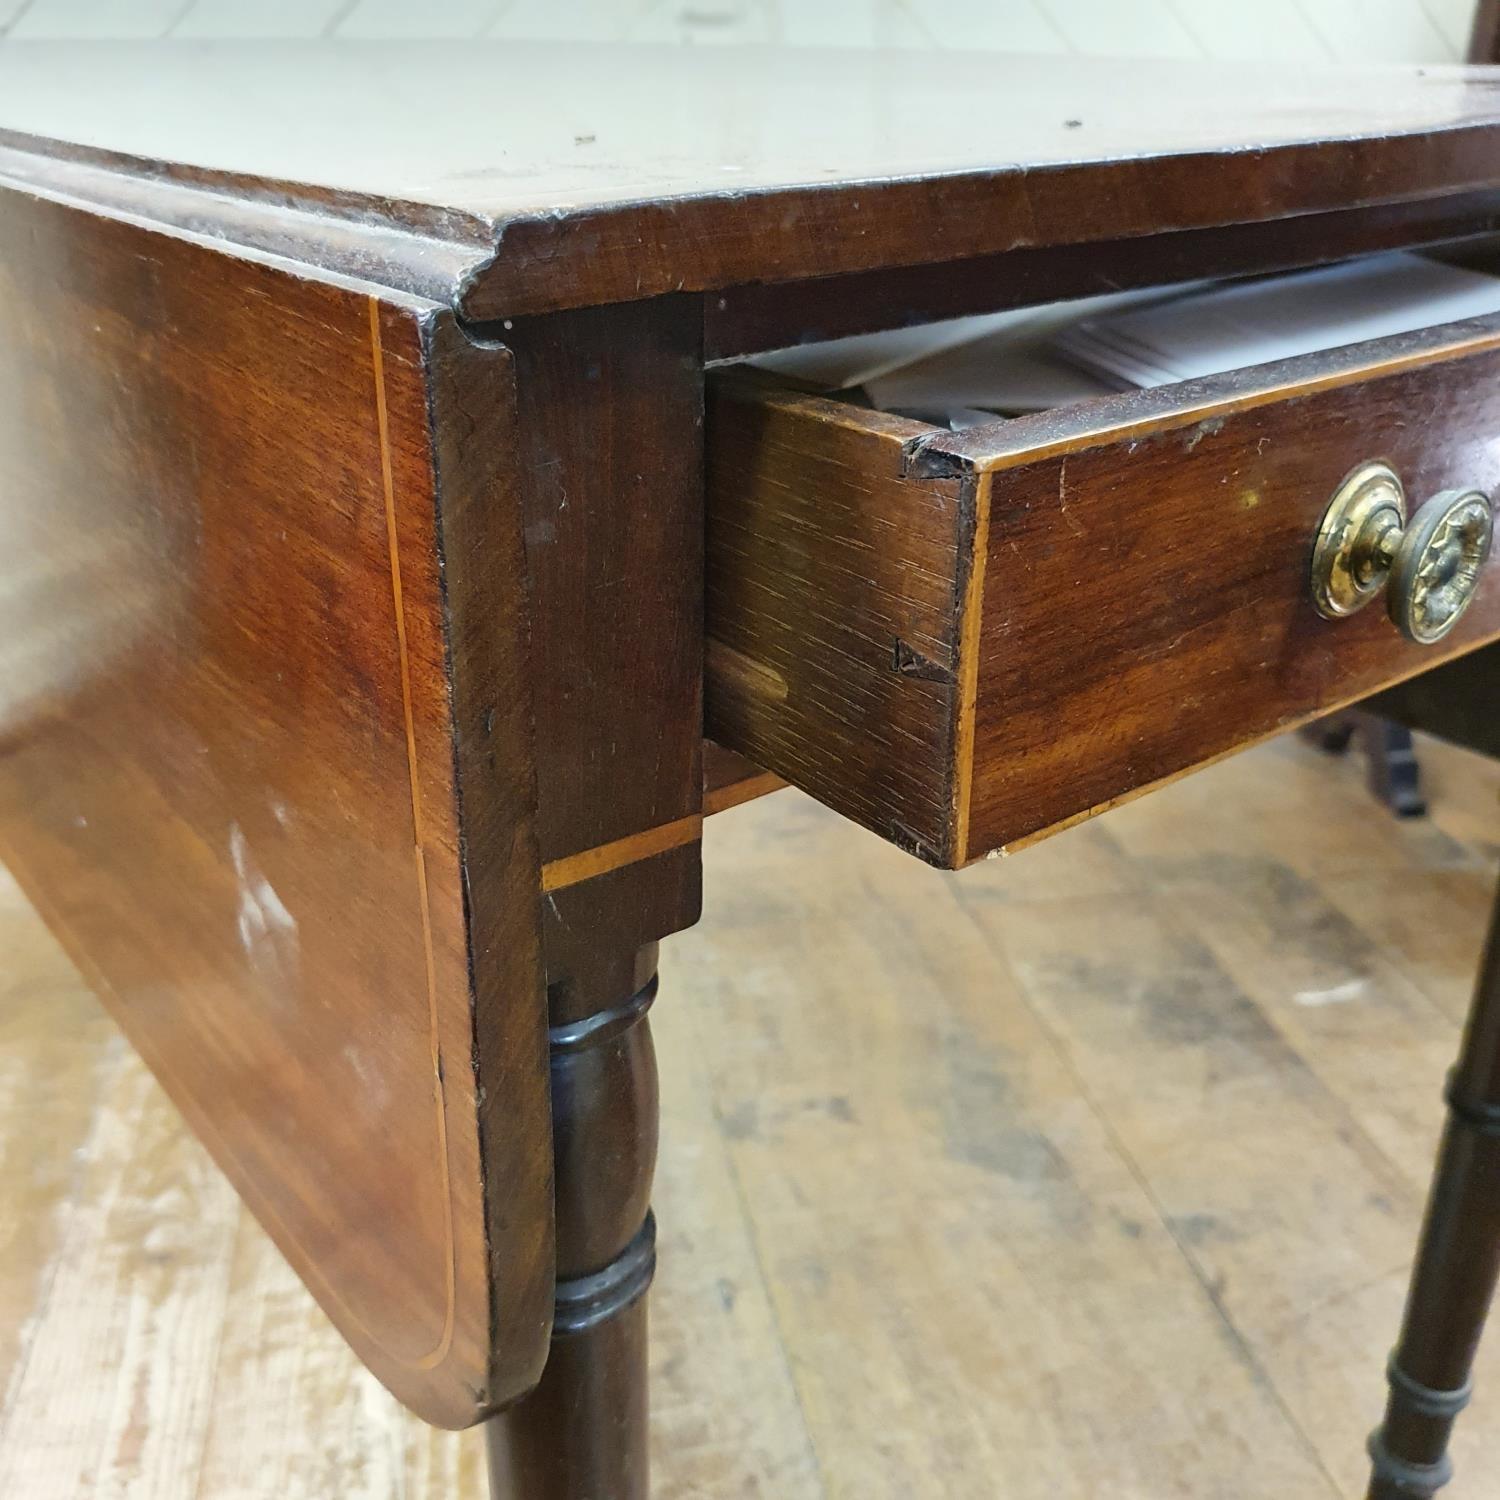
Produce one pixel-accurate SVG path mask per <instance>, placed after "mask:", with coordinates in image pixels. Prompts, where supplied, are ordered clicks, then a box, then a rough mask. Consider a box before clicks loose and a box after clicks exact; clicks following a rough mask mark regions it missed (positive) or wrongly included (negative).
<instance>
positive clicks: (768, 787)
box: [703, 771, 791, 816]
mask: <svg viewBox="0 0 1500 1500" xmlns="http://www.w3.org/2000/svg"><path fill="white" fill-rule="evenodd" d="M790 785H791V783H790V782H788V781H783V780H782V779H781V777H779V776H778V775H777V774H776V773H775V772H774V771H762V772H761V773H760V775H759V776H747V777H745V779H744V780H743V781H731V782H730V783H729V784H728V785H727V786H721V787H715V788H714V790H713V791H711V792H705V793H704V794H703V811H704V814H705V816H706V815H708V814H711V813H720V812H727V811H728V810H729V809H730V808H731V807H738V806H739V805H740V804H741V803H742V802H753V801H754V800H755V798H757V797H764V796H765V795H766V793H767V792H779V791H780V790H781V789H782V787H784V786H790Z"/></svg>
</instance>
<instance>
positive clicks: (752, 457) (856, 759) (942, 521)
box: [706, 382, 969, 863]
mask: <svg viewBox="0 0 1500 1500" xmlns="http://www.w3.org/2000/svg"><path fill="white" fill-rule="evenodd" d="M929 431H930V429H927V428H924V427H922V426H921V425H920V424H916V423H910V422H905V421H902V420H901V419H897V418H889V417H882V416H880V415H878V414H876V413H871V412H863V411H859V410H857V409H855V408H851V407H848V406H842V405H839V404H837V403H835V402H831V401H825V400H822V399H819V398H816V397H806V396H801V395H797V394H788V393H779V392H773V391H767V390H764V389H762V388H760V387H757V386H754V385H749V386H741V385H738V384H733V383H728V382H726V383H724V384H720V385H719V386H718V387H717V388H716V390H715V391H714V393H713V395H712V396H711V399H710V403H709V432H708V454H709V460H708V580H707V588H708V594H707V600H708V619H707V627H708V652H707V668H706V671H707V683H706V713H707V730H708V733H709V734H710V735H711V736H712V737H713V738H714V739H716V740H718V741H719V742H720V743H721V744H724V745H727V746H729V747H731V748H732V749H735V750H737V751H739V752H740V753H742V754H744V755H747V756H749V757H750V758H751V759H753V760H754V761H756V762H757V763H758V764H759V765H762V766H764V767H766V768H767V769H768V770H771V771H774V772H776V773H777V774H778V775H780V776H783V777H785V778H786V779H787V780H788V781H790V782H792V783H793V784H794V785H796V786H799V787H801V788H802V789H803V790H804V791H807V792H810V793H811V794H812V795H813V796H815V797H817V798H818V799H819V800H820V801H822V802H826V803H827V804H828V805H829V806H830V807H833V808H835V809H836V810H837V811H839V812H841V813H843V814H845V815H846V816H848V817H850V818H853V819H854V820H855V821H856V822H859V823H862V824H864V825H865V826H866V827H867V828H871V829H873V830H875V831H876V832H877V833H880V834H881V835H883V836H884V837H886V838H891V839H893V840H895V841H896V842H897V843H900V844H902V845H904V846H905V847H907V848H910V849H912V850H913V851H914V852H916V853H919V854H921V855H922V856H923V857H925V858H928V859H931V860H933V861H935V862H939V863H947V862H948V861H949V859H950V856H951V849H952V829H953V822H954V797H955V791H954V782H955V778H954V776H953V761H952V742H953V734H954V719H955V710H956V703H957V693H958V688H957V619H958V611H959V596H960V593H961V582H962V579H961V575H962V574H963V572H964V571H965V570H964V568H963V567H962V565H961V553H962V547H961V540H962V536H963V535H964V533H965V531H966V528H967V525H968V519H969V518H968V516H967V512H966V510H965V507H964V506H963V505H962V503H961V498H960V484H959V482H958V481H957V480H952V479H946V480H913V479H910V478H907V477H906V476H905V474H904V468H905V458H906V445H907V443H909V442H910V441H912V440H914V439H915V438H917V437H920V436H923V435H924V434H926V433H928V432H929Z"/></svg>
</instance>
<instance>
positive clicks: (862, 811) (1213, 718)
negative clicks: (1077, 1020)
mask: <svg viewBox="0 0 1500 1500" xmlns="http://www.w3.org/2000/svg"><path fill="white" fill-rule="evenodd" d="M1497 374H1500V323H1497V322H1496V320H1477V321H1476V322H1474V323H1471V324H1455V325H1452V326H1451V327H1449V328H1446V329H1433V330H1425V331H1423V332H1422V333H1420V334H1415V335H1407V336H1402V337H1399V338H1395V339H1390V340H1382V341H1377V342H1374V343H1370V344H1366V345H1357V346H1352V347H1350V348H1347V349H1342V350H1336V351H1331V352H1329V353H1327V354H1320V355H1311V356H1306V357H1304V358H1301V359H1297V360H1291V361H1287V362H1285V363H1283V364H1280V365H1272V366H1264V367H1261V368H1258V369H1253V370H1245V371H1239V372H1234V373H1231V374H1228V375H1224V376H1214V377H1210V378H1208V379H1205V380H1201V381H1193V382H1189V383H1187V384H1185V385H1182V386H1174V387H1166V388H1162V389H1159V390H1154V391H1145V392H1138V393H1132V394H1128V395H1122V396H1119V397H1109V398H1105V399H1102V400H1098V401H1093V402H1087V403H1084V404H1082V405H1080V406H1078V407H1074V408H1069V409H1067V410H1063V411H1057V412H1044V413H1040V414H1038V415H1036V416H1034V417H1023V418H1018V419H1016V420H1013V421H1000V422H996V423H994V424H990V425H987V426H982V427H976V428H970V429H967V430H966V431H963V432H960V433H940V432H938V431H937V430H935V429H932V428H925V429H924V428H923V427H922V426H921V425H920V424H914V423H902V422H895V423H894V424H893V419H891V418H888V417H883V416H880V415H878V414H873V413H870V412H866V411H863V410H860V409H858V408H855V407H853V406H850V405H847V404H841V403H838V402H833V401H828V400H824V399H822V398H816V397H805V396H800V395H797V394H796V393H789V392H780V393H777V392H775V391H773V390H769V389H768V388H767V387H766V386H765V385H763V384H761V383H759V382H752V383H748V384H743V383H736V382H735V380H734V378H733V377H728V376H726V377H725V380H724V384H723V388H722V393H721V394H716V396H715V401H714V407H713V418H714V426H713V434H712V444H711V457H710V468H709V511H710V520H709V530H708V537H709V577H710V588H709V620H708V629H709V634H710V639H711V640H712V641H714V642H721V643H724V644H725V645H728V646H729V647H731V648H732V649H733V651H734V652H735V653H736V656H735V658H734V669H732V670H730V669H727V668H726V666H725V664H724V662H722V661H721V660H720V659H719V658H717V657H716V656H715V654H714V653H713V652H712V651H711V652H710V655H709V663H708V670H709V688H708V706H709V707H708V727H709V732H710V733H711V734H712V735H713V736H714V737H715V738H716V739H719V740H721V741H722V742H724V743H725V744H727V745H729V746H731V747H732V748H734V749H737V750H741V751H743V752H744V753H746V754H747V755H750V756H751V757H752V758H754V759H755V760H757V761H758V762H759V763H761V764H763V765H765V766H766V767H767V768H768V769H770V770H773V771H775V772H777V773H778V774H780V775H783V776H785V777H786V778H787V779H788V780H789V781H791V782H793V783H794V784H795V785H799V786H802V787H803V788H804V789H806V790H808V791H811V792H812V793H813V794H814V795H815V796H817V797H819V798H820V799H821V800H823V801H826V802H828V803H829V805H830V806H833V807H835V808H837V809H838V810H839V811H841V812H843V813H845V814H846V815H848V816H851V817H854V818H855V819H856V820H857V821H859V822H862V823H863V824H864V825H865V826H866V827H869V828H872V829H874V830H875V831H877V832H879V833H881V834H883V835H884V836H886V837H888V838H891V839H893V840H894V841H895V842H897V843H900V844H902V845H903V846H904V847H907V848H910V849H913V850H914V851H915V852H918V853H920V854H922V855H923V856H924V857H925V858H927V859H929V860H931V861H932V862H934V863H939V864H945V865H950V866H959V865H962V864H965V863H968V862H969V861H971V860H974V859H977V858H979V857H981V856H983V855H984V854H986V853H988V852H990V851H992V850H997V849H1014V848H1015V847H1017V846H1018V845H1019V844H1021V843H1023V842H1026V841H1029V840H1032V839H1034V838H1036V837H1038V836H1040V835H1042V834H1044V833H1046V832H1048V831H1052V830H1055V829H1057V828H1059V827H1062V826H1065V825H1067V824H1069V823H1072V822H1074V821H1077V820H1078V819H1080V818H1084V817H1088V816H1090V815H1092V814H1094V813H1096V812H1098V811H1101V810H1103V809H1104V808H1105V807H1108V806H1110V805H1112V804H1114V803H1116V802H1118V801H1119V800H1120V799H1121V798H1124V797H1128V796H1131V795H1135V794H1137V793H1139V792H1141V791H1144V790H1145V789H1147V788H1149V787H1151V786H1155V785H1158V784H1160V783H1162V782H1163V781H1165V780H1167V779H1170V778H1171V777H1174V776H1177V775H1180V774H1182V773H1183V772H1185V771H1187V770H1189V769H1191V768H1192V767H1194V766H1197V765H1201V764H1205V763H1207V762H1210V761H1212V760H1214V759H1216V758H1218V757H1220V756H1222V755H1225V754H1228V753H1230V752H1232V751H1234V750H1236V749H1239V748H1241V747H1243V746H1244V745H1246V744H1248V743H1252V742H1254V741H1255V740H1256V739H1259V738H1262V737H1264V736H1266V735H1268V734H1271V733H1274V732H1276V731H1277V730H1279V729H1281V728H1285V727H1288V726H1289V725H1291V724H1293V723H1295V722H1298V721H1300V720H1302V719H1306V718H1310V717H1313V716H1315V715H1317V714H1319V713H1322V712H1325V711H1327V710H1328V709H1331V708H1334V707H1337V706H1339V705H1340V704H1342V703H1344V702H1348V701H1350V700H1353V699H1356V698H1360V697H1363V696H1365V695H1367V694H1369V693H1371V692H1374V691H1376V690H1377V689H1379V688H1382V687H1386V686H1388V685H1390V684H1392V683H1395V682H1398V681H1400V680H1401V679H1403V678H1406V677H1410V676H1413V675H1414V674H1417V673H1419V672H1422V671H1423V670H1424V669H1428V668H1430V667H1432V666H1435V665H1437V664H1439V663H1440V662H1442V661H1443V660H1444V659H1445V658H1448V657H1452V656H1454V655H1456V654H1458V653H1461V652H1463V651H1465V650H1468V649H1471V648H1472V647H1474V646H1475V645H1477V644H1479V643H1481V642H1482V641H1484V640H1486V639H1490V638H1493V637H1494V636H1495V635H1496V634H1500V587H1497V586H1496V584H1495V581H1494V575H1495V574H1496V572H1497V568H1496V566H1495V565H1494V564H1493V563H1492V564H1491V566H1490V568H1489V570H1488V581H1487V582H1486V583H1484V584H1482V585H1481V589H1480V595H1479V599H1478V602H1477V603H1476V604H1475V606H1474V607H1473V609H1472V610H1471V611H1470V612H1469V614H1468V616H1467V617H1466V618H1465V620H1464V621H1463V622H1462V624H1461V625H1460V626H1459V627H1458V629H1457V630H1456V631H1455V632H1454V634H1453V635H1452V636H1450V637H1449V638H1448V639H1447V640H1446V641H1445V642H1443V643H1442V644H1441V645H1440V646H1438V647H1436V648H1433V647H1428V648H1419V647H1416V646H1412V645H1409V644H1407V643H1406V642H1404V641H1403V640H1402V638H1401V637H1400V636H1399V635H1398V634H1397V633H1396V631H1395V630H1394V628H1393V627H1392V626H1391V625H1390V623H1389V622H1388V621H1387V620H1386V618H1385V616H1384V612H1383V609H1382V608H1381V607H1379V606H1375V607H1372V608H1370V609H1369V610H1367V611H1365V612H1364V613H1363V614H1361V615H1359V616H1358V617H1356V618H1354V619H1350V620H1342V621H1336V622H1335V621H1326V620H1323V619H1321V618H1320V617H1319V616H1318V615H1317V614H1316V612H1315V610H1314V609H1313V607H1312V605H1311V602H1310V598H1309V590H1308V582H1307V576H1308V575H1307V569H1308V555H1309V549H1310V546H1311V541H1312V538H1313V536H1314V535H1315V533H1316V530H1317V526H1318V522H1319V520H1320V518H1321V516H1322V513H1323V510H1324V508H1325V506H1326V504H1327V501H1328V498H1329V496H1330V495H1331V494H1332V493H1333V491H1334V489H1335V488H1336V486H1337V485H1338V483H1339V481H1340V480H1341V479H1342V478H1343V477H1344V475H1346V474H1347V473H1348V472H1349V471H1350V470H1351V469H1353V468H1354V467H1355V466H1356V465H1357V464H1359V463H1362V462H1365V461H1368V460H1370V459H1373V458H1381V459H1384V460H1386V461H1388V462H1390V463H1391V464H1393V465H1394V466H1395V468H1396V469H1397V471H1398V473H1399V474H1400V475H1401V476H1402V478H1403V480H1404V482H1405V484H1406V486H1407V490H1408V497H1409V509H1415V507H1416V506H1417V505H1419V504H1420V503H1421V502H1422V501H1423V500H1424V499H1425V498H1427V497H1428V496H1430V495H1432V494H1434V493H1435V492H1436V491H1438V490H1440V489H1443V488H1447V487H1450V486H1454V485H1462V486H1464V487H1469V486H1473V487H1477V488H1480V489H1483V490H1486V491H1490V492H1493V491H1494V490H1495V489H1496V487H1497V485H1500V463H1497V460H1496V458H1495V455H1494V445H1493V442H1492V436H1493V434H1494V432H1495V431H1496V430H1500V402H1497V400H1496V398H1495V397H1494V396H1493V394H1492V393H1493V391H1494V389H1495V386H1494V381H1495V378H1496V376H1497ZM919 608H920V609H925V610H927V611H928V613H927V614H925V615H923V616H921V618H920V623H919V624H916V625H915V628H916V629H917V630H918V631H919V632H920V633H919V634H918V635H914V636H908V637H905V638H906V639H908V640H910V641H912V642H914V643H915V648H916V655H915V656H914V657H912V658H911V659H909V660H907V661H905V662H903V661H902V660H901V650H900V648H896V647H894V645H893V643H894V641H895V640H896V639H897V638H898V637H901V636H902V631H903V628H904V627H903V625H902V624H901V623H899V622H900V621H901V620H902V611H908V612H911V611H916V610H917V609H919ZM924 642H925V643H926V644H923V643H924ZM760 669H766V670H768V671H769V672H771V673H773V674H774V676H775V679H776V681H777V682H778V684H779V686H778V688H777V691H776V692H774V693H773V692H770V691H767V690H765V688H764V686H763V682H764V680H766V679H763V678H762V677H758V676H757V672H758V671H760ZM928 679H931V680H928Z"/></svg>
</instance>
